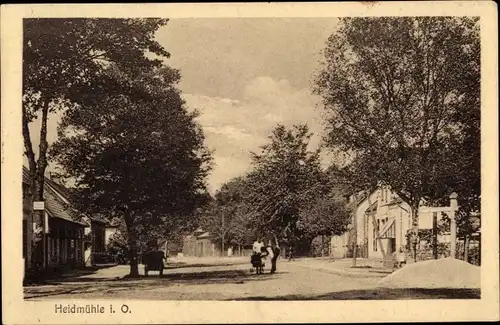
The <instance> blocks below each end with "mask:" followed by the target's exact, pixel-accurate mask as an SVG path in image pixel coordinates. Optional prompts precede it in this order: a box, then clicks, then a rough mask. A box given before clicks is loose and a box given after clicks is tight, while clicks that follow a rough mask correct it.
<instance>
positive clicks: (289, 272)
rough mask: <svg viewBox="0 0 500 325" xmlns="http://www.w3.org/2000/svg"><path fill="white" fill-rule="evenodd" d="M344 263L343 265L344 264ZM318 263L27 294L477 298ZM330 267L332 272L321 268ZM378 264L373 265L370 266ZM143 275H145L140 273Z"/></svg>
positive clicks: (242, 265)
mask: <svg viewBox="0 0 500 325" xmlns="http://www.w3.org/2000/svg"><path fill="white" fill-rule="evenodd" d="M343 262H344V263H343ZM343 262H342V261H339V263H340V264H343V266H344V267H342V265H339V266H335V265H331V264H332V263H329V262H328V261H323V260H318V259H303V260H298V261H294V262H283V261H282V262H280V263H279V264H278V272H277V273H276V274H273V275H271V274H268V273H266V274H262V275H256V274H254V273H251V272H250V270H249V266H248V259H247V258H222V259H221V258H194V259H193V258H192V259H187V260H185V261H184V262H182V263H179V262H177V261H174V262H172V265H171V266H169V267H168V268H167V270H166V271H165V274H164V276H163V277H161V278H159V277H158V276H157V275H151V276H149V277H147V278H145V277H143V276H141V277H140V278H138V279H132V278H130V279H122V277H123V276H125V275H126V274H127V273H128V270H127V267H126V266H115V267H111V268H107V269H101V270H99V271H97V272H95V273H92V274H87V275H81V276H79V277H76V276H70V277H68V278H66V279H60V281H55V283H54V284H47V285H42V286H33V287H26V288H25V296H26V298H28V299H35V300H38V299H44V300H45V299H57V300H61V299H71V298H85V299H87V298H89V299H115V298H117V299H128V298H131V297H133V299H153V300H267V299H269V300H304V299H305V300H308V299H310V300H315V299H339V300H349V299H410V298H411V299H429V298H432V299H439V298H448V299H450V298H462V299H463V298H478V297H479V290H470V289H464V290H429V289H428V290H426V289H420V290H418V289H415V290H408V289H393V290H389V289H379V288H377V283H378V281H379V280H380V279H381V278H383V277H384V276H386V275H387V274H386V273H375V272H369V271H367V270H365V271H360V272H357V273H353V272H349V271H348V270H346V268H345V266H346V263H345V262H346V261H343ZM329 264H330V269H328V268H326V267H325V265H327V266H328V265H329ZM374 264H376V262H375V263H374ZM141 275H143V272H142V270H141Z"/></svg>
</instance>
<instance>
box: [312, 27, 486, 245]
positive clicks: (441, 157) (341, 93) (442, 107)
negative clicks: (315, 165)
mask: <svg viewBox="0 0 500 325" xmlns="http://www.w3.org/2000/svg"><path fill="white" fill-rule="evenodd" d="M479 40H480V38H479V25H478V20H477V19H475V18H466V17H379V18H343V19H341V20H340V27H339V29H338V31H337V32H335V33H334V34H333V35H332V36H331V37H330V38H329V39H328V41H327V43H326V48H325V51H324V54H325V59H324V62H323V66H322V68H321V70H320V71H319V73H318V75H317V78H316V87H315V92H316V93H317V94H320V95H321V96H322V98H323V104H324V107H325V110H326V112H327V113H328V114H329V117H328V120H327V123H326V129H327V136H326V137H325V140H326V143H327V144H328V145H329V147H330V148H332V149H335V150H339V151H342V152H348V153H349V154H350V155H351V156H352V157H353V160H354V161H356V166H357V167H360V168H353V170H354V171H355V172H354V173H353V175H354V176H356V177H358V178H359V179H360V183H362V184H367V185H377V184H381V183H382V184H386V185H389V186H390V187H391V188H392V189H393V190H394V191H395V192H396V193H397V194H398V195H399V196H400V197H401V198H402V199H403V200H405V201H406V202H407V203H408V204H409V205H410V206H411V212H412V228H413V233H414V234H415V235H416V234H417V233H418V209H419V205H420V203H421V202H422V201H423V200H427V201H429V202H432V201H435V200H436V199H437V198H438V197H442V196H444V195H445V193H444V190H445V189H446V190H451V189H450V186H448V188H446V183H447V182H448V184H450V185H451V183H452V182H451V181H449V179H448V180H447V178H446V177H444V176H445V175H448V176H451V177H452V178H454V179H457V178H460V177H461V175H462V172H463V170H462V168H459V166H457V165H456V164H454V163H453V159H455V158H456V155H454V154H453V153H456V150H452V149H451V148H452V147H454V148H455V149H456V148H457V146H455V144H456V143H457V141H458V143H461V142H460V140H459V139H461V138H462V136H463V132H464V130H465V129H467V125H470V120H469V121H468V120H467V118H464V116H469V117H472V118H473V119H474V120H475V121H478V118H479V115H478V112H479V107H480V106H479V105H480V101H479V98H480V92H479V85H480V68H479V66H480V44H479ZM476 139H477V138H476ZM471 143H472V142H471ZM471 146H473V147H474V151H475V152H477V150H478V143H475V144H471ZM474 159H475V158H471V163H470V164H469V168H473V169H474V170H475V171H477V170H479V169H480V166H479V165H478V164H477V163H478V161H477V160H474ZM444 166H446V167H444ZM467 186H472V184H468V185H467ZM449 194H450V193H446V196H448V195H449ZM415 237H416V236H415Z"/></svg>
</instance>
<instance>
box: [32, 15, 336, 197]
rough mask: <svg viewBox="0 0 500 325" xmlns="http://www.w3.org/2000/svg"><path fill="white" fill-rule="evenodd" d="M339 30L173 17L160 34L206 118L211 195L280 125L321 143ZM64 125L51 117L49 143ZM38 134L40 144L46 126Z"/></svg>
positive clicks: (305, 22) (331, 24)
mask: <svg viewBox="0 0 500 325" xmlns="http://www.w3.org/2000/svg"><path fill="white" fill-rule="evenodd" d="M336 25H337V20H336V19H335V18H245V19H241V18H210V19H206V18H190V19H171V20H170V21H169V23H168V25H167V26H165V27H163V28H161V29H160V30H159V31H158V32H157V34H156V39H157V40H158V42H159V43H160V44H161V45H163V46H164V47H165V48H166V49H167V51H169V52H170V54H171V57H170V58H169V59H167V60H166V63H167V64H168V65H170V66H171V67H173V68H176V69H179V70H180V72H181V76H182V79H181V82H180V84H179V88H180V89H181V90H182V92H183V97H184V99H185V101H186V105H187V106H188V107H189V109H197V110H198V111H199V112H200V116H199V117H198V122H199V123H200V124H201V126H202V127H203V130H204V133H205V137H206V145H207V146H208V148H209V149H210V150H212V151H213V158H214V169H213V171H212V173H211V175H210V176H209V179H208V188H209V190H210V192H211V193H214V192H215V191H216V190H217V189H218V188H220V186H221V185H222V184H223V183H224V182H227V181H228V180H230V179H231V178H233V177H236V176H239V175H241V174H242V173H244V172H246V171H248V170H249V169H250V168H251V165H250V153H251V152H252V151H254V152H256V151H258V149H259V147H260V146H262V145H263V144H265V143H266V142H267V141H268V139H267V136H268V135H269V134H270V132H271V130H272V128H273V127H274V126H275V125H276V124H277V123H282V124H284V125H287V126H291V125H293V124H298V123H307V124H308V126H309V127H310V129H311V132H313V133H315V136H314V137H313V139H312V143H311V146H312V147H314V146H317V145H318V144H319V142H320V138H321V135H322V122H321V116H322V109H321V107H320V106H319V105H318V104H319V102H320V99H319V98H318V97H316V96H315V95H312V94H311V85H312V80H313V74H314V72H315V71H317V70H318V69H319V67H320V65H319V61H320V60H321V59H322V56H321V51H322V49H323V48H324V46H325V42H326V40H327V39H328V37H329V36H330V35H331V34H332V33H333V32H334V31H335V28H336ZM59 120H60V116H57V115H52V116H50V118H49V121H48V141H49V143H52V142H53V141H54V140H55V139H56V138H57V134H56V128H57V124H58V123H59ZM31 129H32V131H31V133H32V137H33V138H34V143H37V142H38V141H37V140H38V139H37V138H38V136H37V134H38V132H39V131H38V130H39V123H37V122H35V123H33V125H32V127H31ZM323 159H324V161H323V162H324V164H325V165H326V164H327V163H328V159H329V157H328V156H324V157H323Z"/></svg>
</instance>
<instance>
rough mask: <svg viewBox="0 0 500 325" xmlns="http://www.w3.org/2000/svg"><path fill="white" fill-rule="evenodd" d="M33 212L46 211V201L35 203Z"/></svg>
mask: <svg viewBox="0 0 500 325" xmlns="http://www.w3.org/2000/svg"><path fill="white" fill-rule="evenodd" d="M33 210H35V211H40V210H42V211H43V210H45V202H44V201H35V202H33Z"/></svg>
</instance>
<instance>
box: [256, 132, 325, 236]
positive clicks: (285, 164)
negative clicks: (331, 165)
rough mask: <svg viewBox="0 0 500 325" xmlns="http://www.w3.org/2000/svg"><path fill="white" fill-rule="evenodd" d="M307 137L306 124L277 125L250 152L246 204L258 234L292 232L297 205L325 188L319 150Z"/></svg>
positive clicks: (298, 210)
mask: <svg viewBox="0 0 500 325" xmlns="http://www.w3.org/2000/svg"><path fill="white" fill-rule="evenodd" d="M311 136H312V134H311V133H309V129H308V127H307V125H295V126H293V127H292V128H290V129H287V128H286V127H285V126H283V125H278V126H277V127H276V128H275V129H274V130H273V131H272V133H271V135H270V136H269V139H270V143H269V144H267V145H265V146H263V147H262V152H261V153H260V154H253V166H254V169H253V171H252V172H251V173H249V175H248V182H249V184H251V185H250V189H251V190H250V195H249V203H250V205H251V208H252V213H253V218H252V225H253V229H256V230H257V231H258V232H260V233H261V234H266V233H267V234H273V236H276V238H283V237H285V236H286V234H285V229H286V230H287V231H288V232H291V233H292V234H294V233H296V232H297V221H298V220H299V214H300V211H301V208H303V207H304V206H308V205H309V204H310V203H311V202H312V201H313V200H314V198H316V197H317V196H318V195H319V196H321V194H322V193H326V192H327V191H328V187H327V182H326V177H325V174H324V173H323V172H322V170H321V166H320V160H319V150H315V151H310V150H309V148H308V146H309V140H310V138H311Z"/></svg>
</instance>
